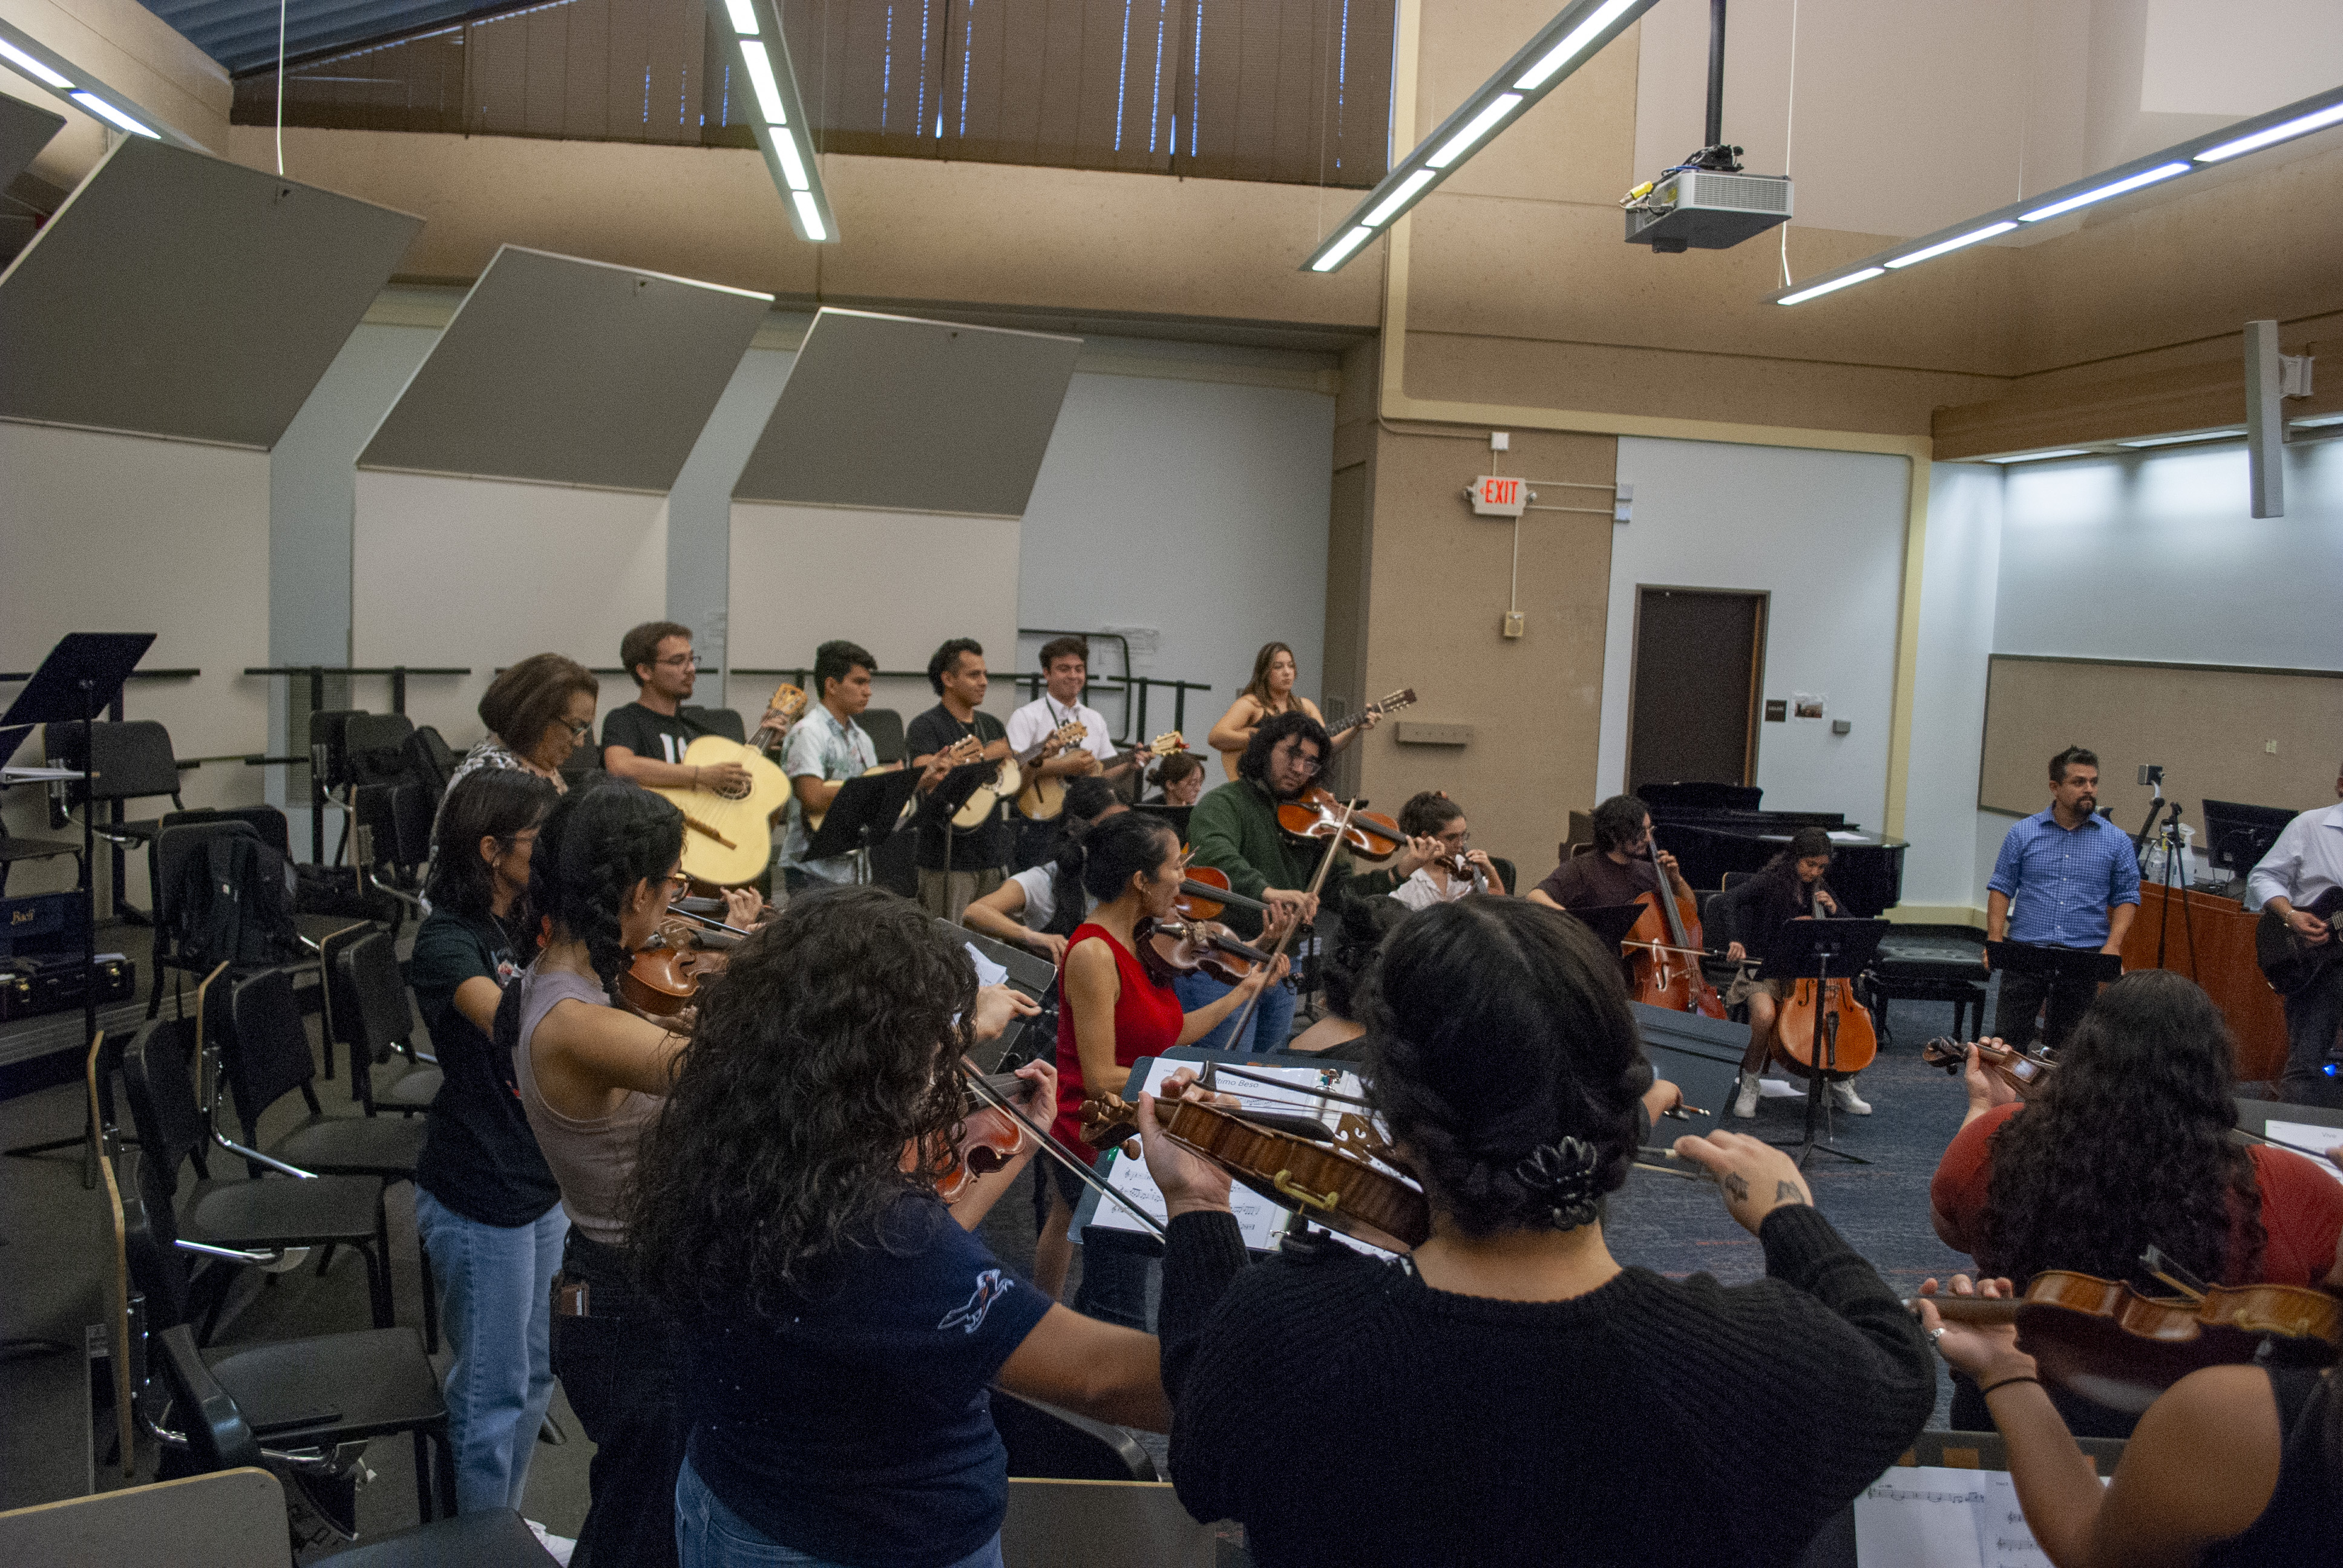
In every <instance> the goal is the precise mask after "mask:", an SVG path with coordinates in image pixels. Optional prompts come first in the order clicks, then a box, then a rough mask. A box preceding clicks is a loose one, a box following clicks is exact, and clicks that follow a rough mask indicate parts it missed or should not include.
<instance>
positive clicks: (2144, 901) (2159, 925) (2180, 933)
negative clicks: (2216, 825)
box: [2123, 882, 2286, 1083]
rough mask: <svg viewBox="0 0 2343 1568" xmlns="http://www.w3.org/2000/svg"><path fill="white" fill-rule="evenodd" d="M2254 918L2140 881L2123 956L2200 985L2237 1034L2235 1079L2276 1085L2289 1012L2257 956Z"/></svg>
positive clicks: (2218, 901) (2204, 897) (2234, 904)
mask: <svg viewBox="0 0 2343 1568" xmlns="http://www.w3.org/2000/svg"><path fill="white" fill-rule="evenodd" d="M2257 920H2258V915H2257V914H2256V912H2255V911H2253V910H2248V909H2247V908H2246V907H2245V905H2243V904H2242V903H2240V902H2238V901H2237V900H2235V899H2225V898H2222V897H2221V896H2220V895H2218V894H2217V893H2201V892H2198V891H2197V890H2194V889H2174V890H2170V891H2168V892H2167V890H2165V889H2164V888H2162V887H2160V886H2158V885H2157V884H2156V883H2154V882H2143V883H2141V884H2140V890H2139V913H2138V914H2137V915H2135V916H2133V917H2132V922H2131V930H2128V931H2126V932H2125V933H2124V945H2123V961H2124V967H2125V968H2126V969H2127V970H2152V969H2167V970H2171V971H2172V972H2173V973H2175V974H2181V975H2187V977H2188V978H2189V979H2190V980H2195V981H2196V982H2197V984H2198V985H2200V986H2203V987H2204V988H2205V993H2206V994H2207V996H2209V997H2211V998H2212V999H2213V1005H2214V1006H2216V1007H2217V1008H2219V1009H2220V1010H2221V1016H2222V1017H2224V1018H2226V1019H2227V1020H2229V1032H2230V1033H2231V1034H2233V1035H2235V1036H2237V1077H2238V1080H2239V1081H2245V1082H2264V1083H2274V1082H2276V1081H2278V1077H2279V1076H2280V1075H2281V1074H2282V1073H2284V1072H2285V1071H2286V1011H2285V1009H2284V1008H2283V1007H2281V1006H2280V1005H2279V1002H2278V993H2277V992H2276V991H2273V990H2270V988H2269V985H2268V982H2267V981H2265V980H2263V979H2262V971H2261V967H2260V966H2259V965H2258V964H2257V963H2255V961H2254V926H2255V924H2256V922H2257ZM2159 938H2160V939H2161V940H2162V942H2163V947H2164V961H2163V962H2162V963H2161V964H2158V963H2157V959H2156V950H2157V941H2158V939H2159Z"/></svg>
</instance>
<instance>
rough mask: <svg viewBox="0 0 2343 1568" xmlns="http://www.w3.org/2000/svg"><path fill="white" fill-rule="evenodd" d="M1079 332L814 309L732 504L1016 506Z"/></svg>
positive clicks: (980, 512) (930, 508) (1068, 372)
mask: <svg viewBox="0 0 2343 1568" xmlns="http://www.w3.org/2000/svg"><path fill="white" fill-rule="evenodd" d="M1080 349H1081V339H1080V338H1079V337H1057V336H1054V335H1051V334H1047V333H1040V332H1013V331H1009V330H1006V329H1003V328H1000V327H963V326H956V325H954V324H952V323H950V322H945V321H920V320H916V319H913V318H912V317H904V316H878V315H873V314H871V313H870V312H868V311H860V310H833V309H827V308H825V309H824V310H822V311H821V312H820V313H819V314H818V315H816V316H815V317H814V322H813V327H811V329H810V330H809V331H808V332H807V334H806V340H805V346H804V347H802V348H801V349H799V352H798V361H797V364H796V366H795V367H793V368H792V369H791V370H790V372H789V385H787V386H786V387H782V388H781V400H780V402H779V404H777V405H775V407H774V408H773V417H772V418H771V419H769V421H767V422H766V425H765V433H764V435H763V436H762V437H759V440H758V442H757V446H756V449H755V450H754V451H752V452H751V453H750V454H749V461H748V464H747V466H746V467H743V468H742V469H741V471H740V477H739V479H738V480H736V481H735V482H734V483H733V486H732V496H733V498H734V499H735V500H754V501H782V502H791V503H795V504H798V505H801V506H814V507H860V508H872V509H876V510H880V511H894V512H947V513H953V514H958V515H960V516H973V517H990V518H1014V517H1019V516H1021V515H1022V514H1023V512H1024V510H1025V503H1026V501H1027V499H1028V498H1030V497H1031V495H1032V492H1033V479H1034V477H1035V476H1036V475H1037V474H1039V473H1040V472H1041V457H1042V454H1043V453H1044V452H1046V451H1047V450H1048V449H1049V446H1050V435H1051V431H1052V430H1054V429H1056V427H1057V423H1058V408H1059V406H1060V405H1061V403H1063V402H1064V401H1065V397H1066V385H1067V383H1068V382H1069V381H1070V380H1071V378H1072V377H1073V371H1074V356H1075V355H1076V353H1078V352H1079V351H1080Z"/></svg>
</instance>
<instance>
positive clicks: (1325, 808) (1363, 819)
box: [1277, 784, 1407, 860]
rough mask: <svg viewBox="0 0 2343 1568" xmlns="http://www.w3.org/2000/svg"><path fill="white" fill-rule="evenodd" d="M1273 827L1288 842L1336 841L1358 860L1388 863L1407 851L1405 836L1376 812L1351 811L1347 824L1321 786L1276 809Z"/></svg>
mask: <svg viewBox="0 0 2343 1568" xmlns="http://www.w3.org/2000/svg"><path fill="white" fill-rule="evenodd" d="M1277 825H1278V827H1279V828H1280V829H1282V830H1283V831H1284V833H1285V836H1286V837H1287V838H1289V839H1302V840H1305V841H1315V840H1318V839H1335V838H1339V839H1341V840H1342V845H1343V847H1344V848H1345V849H1349V850H1350V851H1351V853H1353V855H1356V856H1357V857H1358V858H1359V859H1362V860H1388V859H1391V858H1392V857H1393V855H1396V854H1398V853H1399V852H1400V850H1402V849H1405V848H1406V847H1407V835H1406V834H1405V833H1403V832H1402V831H1400V826H1399V824H1398V823H1397V822H1394V821H1393V820H1392V819H1390V818H1389V817H1386V816H1384V815H1383V813H1382V812H1380V811H1369V810H1365V809H1353V811H1352V812H1351V815H1350V819H1349V820H1348V821H1347V822H1345V821H1344V819H1343V817H1342V801H1340V800H1338V799H1335V798H1334V794H1333V791H1332V790H1330V789H1326V788H1325V787H1324V786H1323V785H1320V784H1312V786H1310V788H1308V789H1304V790H1303V791H1302V793H1301V794H1299V795H1297V796H1295V797H1294V798H1293V799H1291V800H1286V801H1282V802H1281V803H1280V804H1279V806H1278V808H1277Z"/></svg>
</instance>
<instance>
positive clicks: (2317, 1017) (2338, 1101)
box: [2278, 967, 2343, 1109]
mask: <svg viewBox="0 0 2343 1568" xmlns="http://www.w3.org/2000/svg"><path fill="white" fill-rule="evenodd" d="M2283 1005H2284V1007H2285V1009H2286V1038H2287V1050H2286V1072H2285V1075H2284V1077H2283V1078H2282V1079H2281V1080H2280V1081H2279V1086H2278V1095H2279V1098H2281V1099H2282V1100H2284V1101H2286V1102H2287V1103H2288V1104H2289V1105H2324V1106H2327V1107H2328V1108H2330V1109H2332V1108H2334V1107H2337V1106H2343V1080H2338V1079H2333V1078H2329V1077H2328V1076H2327V1074H2326V1073H2325V1072H2324V1071H2322V1070H2321V1069H2322V1068H2323V1067H2324V1066H2325V1065H2326V1063H2327V1060H2328V1052H2329V1051H2331V1050H2334V1049H2335V1035H2336V1030H2338V1029H2343V967H2336V968H2330V969H2328V970H2326V972H2324V973H2323V974H2321V975H2320V976H2319V977H2318V979H2317V980H2313V981H2311V982H2310V984H2309V986H2308V988H2307V989H2306V990H2303V991H2302V992H2300V993H2299V994H2298V995H2295V996H2290V997H2288V998H2287V999H2286V1000H2285V1002H2284V1004H2283Z"/></svg>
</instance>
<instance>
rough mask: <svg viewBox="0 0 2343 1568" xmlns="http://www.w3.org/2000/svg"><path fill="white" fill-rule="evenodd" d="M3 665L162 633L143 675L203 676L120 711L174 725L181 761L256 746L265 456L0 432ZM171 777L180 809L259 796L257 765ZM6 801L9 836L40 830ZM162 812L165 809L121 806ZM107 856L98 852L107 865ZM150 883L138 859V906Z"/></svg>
mask: <svg viewBox="0 0 2343 1568" xmlns="http://www.w3.org/2000/svg"><path fill="white" fill-rule="evenodd" d="M0 474H5V475H6V476H7V482H6V484H5V485H0V563H5V564H0V668H5V669H12V670H17V669H22V670H29V669H33V668H36V667H37V666H38V665H39V663H40V661H41V659H42V658H44V657H45V656H46V655H47V653H48V651H49V648H50V647H51V646H52V645H53V644H54V643H55V641H56V640H57V638H61V637H63V636H64V635H65V633H67V632H69V631H152V632H156V633H157V634H158V635H157V637H156V642H155V645H154V647H153V648H149V649H148V650H147V652H146V658H145V659H144V660H143V661H142V662H143V663H144V664H145V665H146V666H147V667H148V668H158V669H159V668H200V669H201V670H202V671H203V674H202V675H201V676H200V677H198V678H196V679H194V680H186V681H179V680H171V681H135V680H134V681H132V682H131V683H130V684H129V686H128V688H127V689H126V701H125V708H124V717H126V718H129V719H157V720H160V721H161V722H162V723H163V724H165V725H166V726H168V727H169V729H170V731H171V740H172V743H173V746H174V747H175V748H176V750H177V752H178V754H179V756H180V757H182V758H194V757H209V758H241V757H244V756H246V755H249V754H252V753H256V752H259V751H261V750H263V749H265V748H266V745H267V739H268V730H267V722H268V685H267V682H266V681H265V680H262V679H259V678H250V677H246V675H245V674H244V671H245V670H246V668H248V667H253V666H257V665H264V664H266V663H267V662H268V458H267V456H266V454H265V453H261V452H253V451H246V450H241V449H237V448H234V447H210V446H200V445H197V444H196V443H193V442H187V441H162V440H150V439H147V438H146V437H136V436H116V435H106V434H101V433H99V432H96V431H88V430H66V429H58V428H54V427H46V426H35V425H18V424H9V423H5V422H0ZM16 690H17V689H16V688H10V689H8V690H7V691H6V693H5V696H6V697H9V698H13V697H14V696H15V692H16ZM40 749H41V738H40V736H39V734H38V733H35V734H34V735H32V736H30V737H28V738H27V739H26V740H25V744H24V746H23V747H22V748H20V749H18V751H17V753H16V755H15V758H13V759H11V760H14V761H16V762H20V763H23V762H32V761H35V760H37V759H39V757H40ZM180 777H181V780H182V786H183V788H182V791H181V798H182V799H184V800H185V802H186V804H187V805H189V806H221V805H243V804H250V803H253V802H256V801H257V800H259V799H260V791H261V769H257V768H247V767H245V766H244V765H243V764H242V762H241V761H238V760H225V761H214V762H210V763H207V764H206V766H204V767H203V768H200V769H196V770H194V771H191V772H187V773H183V774H182V775H181V776H180ZM5 809H6V812H7V818H6V820H7V824H8V830H9V831H10V832H12V833H27V834H32V835H34V836H36V837H46V836H49V835H48V825H47V822H46V820H45V808H44V804H43V800H42V797H41V794H40V792H39V791H38V790H35V789H11V790H8V791H6V793H5ZM156 809H161V810H168V809H170V803H169V802H168V801H167V800H159V799H158V800H156V801H151V802H146V803H144V804H140V803H133V804H132V806H131V808H130V811H131V814H132V815H133V816H151V815H153V814H155V812H156ZM107 858H108V857H107V856H106V853H105V852H104V850H103V849H101V850H100V853H99V857H98V859H99V861H100V865H101V868H102V867H103V865H104V863H105V862H106V859H107ZM72 865H73V862H72V861H71V860H70V859H62V858H60V859H53V860H43V861H24V862H20V863H19V864H18V865H17V866H16V867H15V869H14V870H13V871H12V873H11V874H10V876H9V879H8V887H9V890H10V891H12V892H16V893H25V892H35V891H40V890H46V889H53V888H65V887H70V886H72V885H73V877H72V872H71V867H72ZM99 874H100V878H101V885H102V879H103V877H104V871H103V869H101V871H100V873H99ZM126 890H127V892H128V894H129V896H130V897H131V898H132V899H133V900H135V901H137V902H139V903H140V904H141V905H144V903H145V902H146V860H145V857H144V856H142V855H133V856H131V857H130V874H129V876H128V878H127V879H126Z"/></svg>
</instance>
